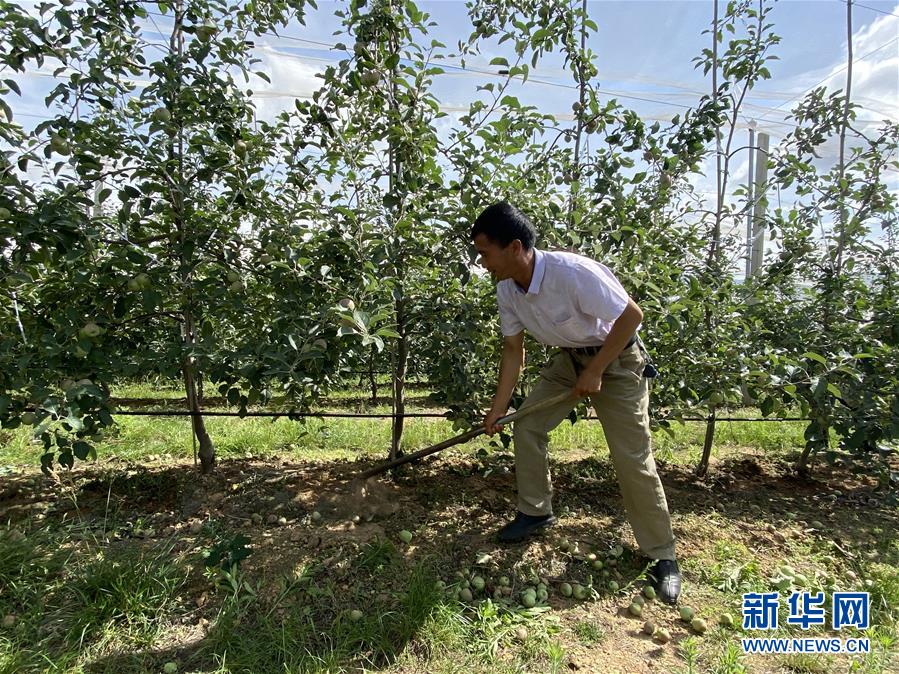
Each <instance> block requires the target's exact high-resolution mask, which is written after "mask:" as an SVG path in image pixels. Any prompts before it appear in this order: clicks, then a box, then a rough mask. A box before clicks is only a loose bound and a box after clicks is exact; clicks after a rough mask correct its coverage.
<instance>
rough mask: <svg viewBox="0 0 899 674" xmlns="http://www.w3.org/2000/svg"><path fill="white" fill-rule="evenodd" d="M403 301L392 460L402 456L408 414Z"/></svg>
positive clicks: (398, 314)
mask: <svg viewBox="0 0 899 674" xmlns="http://www.w3.org/2000/svg"><path fill="white" fill-rule="evenodd" d="M403 302H404V300H403V299H399V300H397V301H396V317H397V332H399V335H400V338H399V340H397V345H396V364H395V366H394V370H393V414H394V417H393V440H392V442H391V444H390V460H391V461H393V460H394V459H396V458H397V457H398V456H399V455H400V441H401V440H402V438H403V422H404V421H405V419H404V418H403V415H404V414H405V413H406V400H405V390H406V362H407V360H408V357H409V343H408V341H407V339H406V321H405V310H404V307H403Z"/></svg>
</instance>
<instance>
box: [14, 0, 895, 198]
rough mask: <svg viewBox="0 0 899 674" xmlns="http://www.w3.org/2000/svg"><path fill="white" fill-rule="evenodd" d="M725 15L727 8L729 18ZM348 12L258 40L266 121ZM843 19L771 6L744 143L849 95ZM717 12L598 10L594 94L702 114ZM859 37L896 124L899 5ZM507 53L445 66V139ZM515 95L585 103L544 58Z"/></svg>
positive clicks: (454, 9)
mask: <svg viewBox="0 0 899 674" xmlns="http://www.w3.org/2000/svg"><path fill="white" fill-rule="evenodd" d="M725 5H726V3H725V2H724V1H721V2H719V12H720V13H722V14H723V12H724V8H725ZM76 6H77V3H76ZM342 6H344V3H342V2H328V1H323V2H319V3H318V9H317V10H312V11H310V12H309V13H308V14H307V16H306V19H305V24H300V23H299V22H294V23H293V24H292V25H290V26H288V27H286V28H285V29H283V30H282V31H280V37H278V36H274V35H266V36H263V37H262V38H261V39H260V40H259V41H258V43H257V44H258V47H257V50H256V54H257V56H258V57H259V58H260V59H261V64H260V65H259V66H257V67H255V68H254V69H261V70H264V71H265V72H266V73H267V74H268V75H269V77H270V79H271V83H270V84H268V83H266V82H264V81H263V80H262V79H257V80H255V82H253V84H252V88H253V90H254V92H256V93H255V95H254V99H255V104H256V106H257V115H258V116H259V117H260V118H264V119H272V118H273V117H274V116H275V115H276V114H277V113H278V112H279V111H280V110H284V109H292V108H293V102H294V99H295V98H298V97H301V98H305V97H309V96H311V95H312V93H313V91H314V90H315V89H316V88H317V87H318V86H319V85H320V84H321V82H322V80H321V79H319V78H317V77H316V76H315V75H316V73H319V72H321V71H323V70H324V68H325V67H326V66H327V65H328V64H329V63H332V64H333V63H336V62H337V61H339V60H340V59H341V58H346V57H347V54H346V52H341V51H340V50H336V49H335V48H334V47H333V45H334V44H335V43H337V42H344V43H346V44H347V45H348V46H349V47H350V49H351V48H352V39H351V38H348V37H347V36H345V35H334V32H335V31H339V30H340V28H341V26H340V19H339V18H337V17H335V16H334V11H335V10H337V9H339V8H341V7H342ZM418 7H419V9H421V10H423V11H425V12H428V13H429V14H430V15H431V20H433V21H434V22H436V24H437V25H436V26H435V27H434V28H433V29H432V33H430V34H429V36H428V38H427V41H430V39H431V38H434V39H437V40H440V41H441V42H443V43H444V44H446V46H447V49H446V52H447V53H452V52H455V51H456V50H455V47H456V43H457V41H458V40H460V39H464V38H467V36H468V35H469V34H470V32H471V30H472V27H471V24H470V21H469V19H468V15H467V10H466V6H465V4H464V2H461V1H458V0H436V1H435V0H428V1H421V2H419V3H418ZM846 8H847V5H846V3H845V2H844V1H843V0H808V1H803V0H781V1H780V2H777V3H776V4H775V5H774V8H773V10H772V12H771V15H770V21H771V22H772V23H773V24H774V30H775V32H776V34H777V35H779V36H781V43H780V44H779V45H777V46H776V47H774V50H773V53H774V54H776V55H777V56H779V60H777V61H772V62H770V63H769V64H768V66H769V69H770V71H771V74H772V79H771V80H768V81H766V82H762V83H761V84H759V85H758V86H757V87H756V88H755V89H754V90H753V91H752V92H751V94H750V96H749V97H748V98H747V99H746V105H745V111H744V114H743V115H742V116H741V118H740V119H739V122H738V128H740V129H743V130H742V131H740V133H741V134H747V135H748V131H745V129H747V128H748V125H749V124H750V123H754V124H756V125H757V128H758V129H759V130H760V131H764V132H765V133H768V134H769V135H770V136H771V143H772V145H775V144H776V143H777V142H778V141H779V140H780V139H781V138H783V136H784V135H785V134H786V133H788V132H789V130H790V128H791V127H790V125H789V123H787V122H785V120H784V118H785V117H786V116H787V112H788V111H789V109H790V107H791V106H792V105H795V104H796V102H797V101H798V100H800V99H801V98H802V96H803V95H804V94H805V93H807V92H808V91H809V90H811V89H812V88H813V87H815V86H819V85H821V84H824V85H827V86H828V88H829V89H830V90H836V89H840V88H843V87H844V86H845V83H846V80H845V78H846V62H847V29H846ZM712 9H713V3H712V2H709V1H708V0H696V1H693V0H670V1H669V0H665V1H658V0H656V1H640V0H624V1H611V0H610V1H591V2H589V3H588V13H589V15H590V17H591V18H592V19H593V20H594V21H595V22H596V23H597V25H598V31H596V32H595V33H593V34H591V35H590V37H589V40H588V45H589V47H590V48H591V49H592V50H593V51H594V52H596V54H597V58H596V60H595V64H596V65H597V67H598V69H599V74H598V76H597V78H596V80H595V81H594V84H596V83H597V82H598V86H599V90H600V92H601V95H602V97H603V98H605V97H609V98H613V97H614V98H617V99H618V100H619V102H620V103H621V104H622V105H625V106H626V107H629V108H632V109H633V110H635V111H636V112H637V113H639V114H640V115H641V116H642V117H643V118H644V119H649V120H652V119H660V120H670V119H671V117H672V116H674V115H675V114H677V113H679V112H683V111H684V110H685V109H686V108H687V107H692V106H695V105H696V104H697V102H698V100H699V98H700V96H702V95H703V94H705V93H708V92H709V91H710V89H711V82H710V79H709V78H707V77H706V76H704V75H703V73H702V71H701V69H699V70H698V69H696V68H694V65H693V62H692V59H693V58H694V57H695V56H697V55H699V54H700V52H701V50H702V49H703V48H704V47H708V46H709V45H710V39H711V38H710V35H708V34H705V35H704V34H703V31H704V30H706V29H708V28H709V27H710V25H711V20H712ZM168 25H170V24H169V20H168V19H167V18H165V17H161V16H151V17H150V19H149V22H148V23H147V25H146V29H147V31H148V36H150V37H152V32H153V31H155V30H158V31H159V32H160V33H165V32H166V30H167V26H168ZM852 28H853V40H852V41H853V49H854V61H853V83H852V99H853V101H855V102H856V103H859V104H861V105H862V106H863V107H864V108H865V110H864V111H862V112H861V113H860V114H859V119H860V120H864V121H867V122H868V123H869V124H870V125H872V128H873V125H876V124H877V123H878V122H879V121H880V120H883V119H891V120H893V121H897V122H899V3H897V2H895V0H894V1H892V2H884V1H881V0H865V2H863V3H862V4H858V3H853V14H852ZM725 35H726V36H727V34H725ZM509 45H510V43H506V44H503V45H499V44H497V43H496V41H495V40H490V41H486V42H484V43H483V44H482V47H481V54H480V55H476V56H473V57H469V58H466V65H467V70H462V69H461V68H460V67H459V63H460V61H459V59H458V58H455V59H448V60H447V62H446V63H447V68H446V74H444V75H441V76H438V77H437V78H436V81H435V84H434V89H433V93H434V94H435V95H436V96H437V98H438V99H439V101H440V103H441V106H442V108H443V109H444V110H446V111H447V112H449V113H450V118H449V119H446V120H444V121H443V124H444V128H445V129H447V130H448V129H449V127H451V126H452V123H453V119H454V118H456V117H458V116H460V115H461V114H464V112H465V111H467V108H468V105H469V104H470V103H471V102H472V101H473V100H474V99H475V98H476V97H478V96H479V93H478V92H477V87H478V86H479V85H482V84H484V83H486V82H489V81H499V80H500V79H501V78H500V77H499V76H498V75H496V76H494V75H487V74H484V73H485V71H486V72H488V73H495V72H496V71H497V70H498V68H497V66H490V65H489V63H490V60H491V59H492V58H493V57H494V56H505V57H507V58H509V59H510V60H511V58H512V56H513V54H512V49H511V47H510V46H509ZM148 56H150V55H148ZM41 70H42V73H33V72H32V73H30V74H29V75H27V76H24V77H18V78H16V79H18V81H19V83H20V85H21V88H22V90H23V96H22V98H21V99H19V100H16V99H12V100H10V99H7V100H9V102H10V103H11V104H12V107H13V110H14V113H15V115H16V117H17V118H18V120H19V121H20V123H22V124H23V126H25V127H26V128H28V127H30V126H33V125H34V124H36V123H37V122H38V121H39V120H40V119H41V118H42V117H46V116H47V114H48V113H47V110H46V108H44V106H43V97H44V96H45V95H46V92H47V91H49V90H50V88H52V86H53V84H54V81H53V79H52V78H51V77H49V76H47V75H48V73H50V72H51V71H52V66H50V65H46V66H45V67H44V68H42V69H41ZM509 93H511V94H513V95H516V96H517V97H518V98H519V99H520V100H521V102H522V103H524V104H531V105H535V106H537V107H538V108H539V110H540V111H541V112H548V113H552V114H554V115H555V116H556V117H557V118H559V119H563V120H564V119H571V104H572V103H573V102H574V101H575V100H576V98H577V91H576V89H575V87H574V84H573V83H572V80H571V76H570V74H569V73H567V71H565V70H563V69H562V58H561V56H560V55H559V54H558V53H552V54H548V55H546V56H545V57H544V58H543V60H542V61H541V62H540V63H538V66H537V68H536V69H534V70H532V72H531V76H530V79H529V81H528V82H526V83H523V84H516V85H513V87H512V89H511V90H510V91H509ZM860 124H861V125H862V126H864V124H862V123H861V122H860ZM836 153H837V150H836V144H835V143H833V144H831V145H830V146H829V147H828V148H826V152H825V156H824V157H823V159H822V163H824V164H827V163H833V162H834V161H835V159H836ZM712 162H713V159H712V158H711V157H710V158H709V160H708V161H707V162H706V165H705V170H704V172H703V173H704V175H697V176H694V177H693V179H692V181H693V183H694V187H695V188H696V189H697V190H698V191H700V192H703V193H706V194H709V193H711V191H712V190H713V189H714V187H713V184H714V176H713V171H712V170H711V168H712ZM734 171H735V172H734V175H733V182H732V186H733V187H736V186H737V185H738V184H739V183H740V182H745V181H746V179H747V174H748V155H747V154H745V153H744V154H743V155H738V156H737V157H736V158H735V161H734ZM889 184H890V186H891V188H893V189H899V173H896V172H894V173H893V174H892V175H891V178H890V180H889Z"/></svg>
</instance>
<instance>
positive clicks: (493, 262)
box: [474, 234, 521, 281]
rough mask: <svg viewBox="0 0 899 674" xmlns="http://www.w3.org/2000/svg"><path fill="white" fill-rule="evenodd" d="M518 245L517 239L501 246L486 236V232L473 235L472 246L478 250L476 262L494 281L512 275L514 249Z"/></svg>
mask: <svg viewBox="0 0 899 674" xmlns="http://www.w3.org/2000/svg"><path fill="white" fill-rule="evenodd" d="M516 244H517V245H516ZM520 246H521V244H520V243H519V242H518V241H517V240H515V241H513V242H512V243H510V244H509V245H508V246H506V247H505V248H503V247H502V246H500V245H499V244H498V243H495V242H493V241H491V240H490V239H489V238H487V235H486V234H478V235H477V236H476V237H474V247H475V250H477V251H478V264H480V265H481V266H482V267H483V268H484V269H486V270H487V271H489V272H490V275H491V276H492V277H493V280H494V281H503V280H505V279H507V278H511V277H512V269H513V265H514V261H515V254H516V249H517V248H519V247H520Z"/></svg>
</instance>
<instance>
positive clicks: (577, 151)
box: [568, 0, 587, 230]
mask: <svg viewBox="0 0 899 674" xmlns="http://www.w3.org/2000/svg"><path fill="white" fill-rule="evenodd" d="M581 11H582V12H583V14H584V15H583V16H582V17H581V53H580V56H579V57H578V64H579V65H578V69H577V70H578V72H577V78H578V102H579V103H580V106H581V111H580V112H579V113H578V114H577V133H576V134H575V140H574V166H573V168H572V176H571V177H572V178H573V181H572V183H571V189H570V192H569V203H568V229H569V230H572V229H574V212H575V209H576V208H577V198H578V186H579V185H580V174H581V135H582V134H583V132H584V115H585V113H586V109H585V107H584V99H585V97H586V86H587V82H586V79H587V78H586V73H585V72H584V70H585V68H584V66H585V60H586V59H585V54H586V47H587V0H583V2H582V4H581Z"/></svg>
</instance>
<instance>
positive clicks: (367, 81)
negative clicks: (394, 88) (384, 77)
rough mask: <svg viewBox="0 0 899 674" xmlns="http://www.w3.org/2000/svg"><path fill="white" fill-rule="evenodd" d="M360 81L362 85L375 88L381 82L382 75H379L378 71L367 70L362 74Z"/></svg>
mask: <svg viewBox="0 0 899 674" xmlns="http://www.w3.org/2000/svg"><path fill="white" fill-rule="evenodd" d="M360 79H361V80H362V84H364V85H365V86H367V87H373V86H376V85H377V84H378V82H380V81H381V73H379V72H378V71H377V70H366V71H365V72H364V73H362V77H361V78H360Z"/></svg>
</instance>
